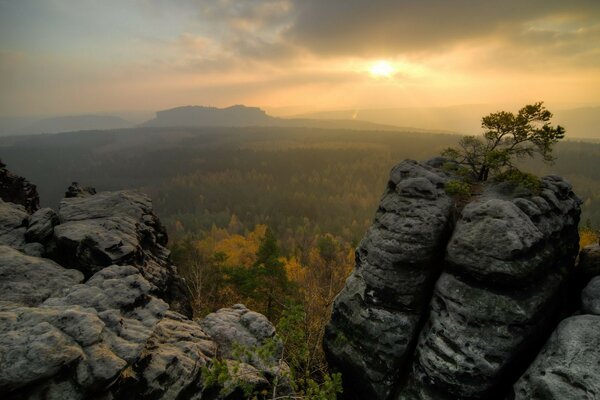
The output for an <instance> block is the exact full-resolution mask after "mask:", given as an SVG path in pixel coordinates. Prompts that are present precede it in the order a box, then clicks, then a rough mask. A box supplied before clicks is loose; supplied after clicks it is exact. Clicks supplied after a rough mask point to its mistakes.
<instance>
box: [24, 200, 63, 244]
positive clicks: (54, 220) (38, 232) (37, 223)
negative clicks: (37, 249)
mask: <svg viewBox="0 0 600 400" xmlns="http://www.w3.org/2000/svg"><path fill="white" fill-rule="evenodd" d="M58 222H59V221H58V215H57V214H56V212H55V211H54V210H53V209H51V208H40V209H39V210H37V211H36V212H34V213H33V214H32V215H31V216H30V217H29V224H28V227H27V231H26V232H25V239H26V240H27V241H28V242H39V243H44V242H46V241H47V240H48V239H50V238H51V237H52V233H53V232H54V226H56V225H57V224H58Z"/></svg>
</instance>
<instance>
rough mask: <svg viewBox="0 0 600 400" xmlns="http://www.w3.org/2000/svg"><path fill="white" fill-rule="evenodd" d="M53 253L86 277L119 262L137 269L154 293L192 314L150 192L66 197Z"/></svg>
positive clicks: (61, 209)
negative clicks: (150, 197)
mask: <svg viewBox="0 0 600 400" xmlns="http://www.w3.org/2000/svg"><path fill="white" fill-rule="evenodd" d="M58 219H59V220H60V224H59V225H56V226H55V227H54V229H53V238H52V241H51V243H50V245H49V246H48V247H49V253H48V254H49V256H50V257H51V258H53V259H55V260H56V261H58V262H59V263H60V264H61V265H63V266H65V267H68V268H77V269H79V270H81V271H82V272H83V273H84V274H86V276H91V275H92V274H94V273H96V272H98V271H100V270H102V269H103V268H105V267H107V266H109V265H113V264H118V265H132V266H135V267H136V268H138V270H139V272H140V273H141V274H142V276H143V277H144V278H145V279H146V280H148V282H150V283H151V284H152V293H153V294H155V295H157V296H158V297H159V298H161V299H164V300H165V301H167V302H168V303H169V305H170V306H171V309H172V310H174V311H177V312H181V313H183V314H184V315H187V316H191V308H190V305H189V302H188V299H187V296H186V295H185V293H186V288H185V284H184V282H183V280H182V279H181V278H180V277H179V275H178V274H177V269H176V268H175V266H174V265H173V264H172V263H171V261H170V258H169V252H168V250H167V249H166V248H165V245H166V243H167V235H166V231H165V228H164V227H163V226H162V224H161V223H160V221H159V220H158V218H157V217H156V215H155V214H154V212H153V211H152V202H151V201H150V199H149V198H148V196H146V195H143V194H140V193H136V192H131V191H120V192H103V193H99V194H96V195H92V194H88V195H86V196H79V197H70V198H65V199H63V200H62V201H61V202H60V205H59V209H58Z"/></svg>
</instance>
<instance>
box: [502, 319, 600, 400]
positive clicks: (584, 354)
mask: <svg viewBox="0 0 600 400" xmlns="http://www.w3.org/2000/svg"><path fill="white" fill-rule="evenodd" d="M598 332H600V316H597V315H579V316H575V317H571V318H567V319H565V320H563V321H562V322H561V323H560V324H559V325H558V327H557V328H556V330H555V331H554V333H552V336H550V338H549V339H548V341H547V342H546V344H545V345H544V348H543V349H542V351H541V352H540V354H539V355H538V356H537V358H536V359H535V361H534V362H533V363H532V364H531V366H530V367H529V369H528V370H527V372H526V373H525V374H524V375H523V376H522V377H521V378H520V379H519V380H518V381H517V383H516V384H515V386H514V393H515V399H517V400H520V399H523V400H525V399H527V400H536V399H539V400H554V399H556V400H563V399H597V398H600V368H599V362H600V335H599V334H598Z"/></svg>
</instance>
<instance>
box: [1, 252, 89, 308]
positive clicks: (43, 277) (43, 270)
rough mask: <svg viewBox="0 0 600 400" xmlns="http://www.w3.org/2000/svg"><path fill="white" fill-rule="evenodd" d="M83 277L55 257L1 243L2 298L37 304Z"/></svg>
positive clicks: (3, 299)
mask: <svg viewBox="0 0 600 400" xmlns="http://www.w3.org/2000/svg"><path fill="white" fill-rule="evenodd" d="M82 281H83V274H82V273H81V272H79V271H77V270H74V269H65V268H63V267H61V266H60V265H58V264H56V263H55V262H54V261H51V260H48V259H43V258H38V257H31V256H27V255H25V254H23V253H21V252H20V251H18V250H15V249H13V248H11V247H8V246H0V301H2V302H12V303H17V304H22V305H25V306H36V305H38V304H40V303H41V302H43V301H44V300H46V299H47V298H49V297H55V296H60V295H61V293H62V291H63V290H65V289H67V288H69V287H71V286H73V285H75V284H78V283H81V282H82Z"/></svg>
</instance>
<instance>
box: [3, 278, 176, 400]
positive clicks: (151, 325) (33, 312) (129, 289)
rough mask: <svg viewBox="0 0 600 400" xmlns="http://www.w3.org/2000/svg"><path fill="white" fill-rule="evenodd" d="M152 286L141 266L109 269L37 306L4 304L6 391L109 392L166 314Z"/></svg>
mask: <svg viewBox="0 0 600 400" xmlns="http://www.w3.org/2000/svg"><path fill="white" fill-rule="evenodd" d="M150 287H151V285H150V284H149V283H148V282H147V281H146V280H145V279H144V278H143V277H142V276H141V275H140V274H139V273H138V271H137V269H136V268H133V267H130V266H111V267H108V268H106V269H104V270H102V271H101V272H99V273H98V274H96V275H94V276H93V277H92V278H91V279H90V280H89V281H88V282H87V283H86V284H76V285H74V286H72V287H70V288H69V289H65V290H64V291H63V296H61V297H51V298H48V299H47V300H46V301H44V303H42V304H41V305H40V306H39V307H23V306H20V305H18V304H15V303H9V302H3V303H0V392H2V391H4V392H13V393H14V394H18V395H17V397H19V395H20V396H21V397H32V396H34V395H35V393H36V391H37V392H39V391H42V392H43V391H44V390H51V389H52V390H55V391H56V393H64V390H65V388H75V389H73V390H74V392H73V393H77V394H78V396H82V397H86V395H85V394H86V393H101V392H102V391H104V390H108V388H109V387H110V386H111V385H113V384H114V382H115V381H116V380H117V379H118V378H119V376H120V374H121V373H122V372H123V370H124V369H125V368H126V367H127V366H128V365H129V364H131V363H133V362H134V361H135V360H136V359H138V358H139V356H140V354H141V353H142V351H143V349H144V347H145V345H146V342H147V340H148V339H149V338H150V336H151V335H152V334H153V332H154V329H155V327H156V325H157V324H158V323H159V322H160V321H161V319H162V318H163V316H164V314H165V311H166V309H167V305H166V303H164V302H163V301H161V300H159V299H156V298H154V297H151V296H149V291H150ZM65 374H66V375H65ZM65 380H67V381H69V382H70V383H69V385H67V386H64V385H60V382H63V381H65ZM34 382H35V385H34V384H33V383H34ZM42 388H44V390H42ZM69 390H70V389H69ZM73 398H76V397H73Z"/></svg>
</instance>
